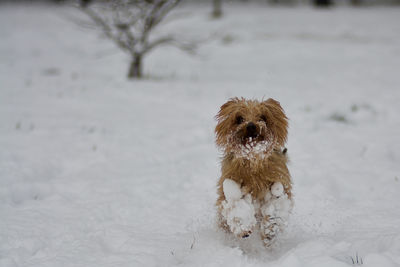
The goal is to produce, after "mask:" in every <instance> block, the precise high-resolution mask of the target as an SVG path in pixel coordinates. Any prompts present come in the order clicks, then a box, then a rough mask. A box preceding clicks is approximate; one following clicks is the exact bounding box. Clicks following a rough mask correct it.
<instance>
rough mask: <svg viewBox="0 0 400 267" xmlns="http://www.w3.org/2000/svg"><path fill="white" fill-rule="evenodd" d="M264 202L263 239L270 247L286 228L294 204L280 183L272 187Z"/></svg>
mask: <svg viewBox="0 0 400 267" xmlns="http://www.w3.org/2000/svg"><path fill="white" fill-rule="evenodd" d="M264 201H265V203H264V204H263V205H262V207H261V214H262V217H263V219H262V221H261V224H260V229H261V238H262V240H263V241H264V245H265V246H270V245H271V244H272V243H273V241H274V240H275V237H276V235H277V234H278V233H279V232H281V231H282V230H283V229H284V228H285V227H286V225H287V220H288V217H289V214H290V212H291V210H292V207H293V202H292V200H291V199H290V198H289V196H288V194H287V193H286V192H285V191H284V188H283V186H282V184H281V183H279V182H276V183H274V184H273V185H272V187H271V190H270V191H269V192H268V193H267V194H266V196H265V198H264Z"/></svg>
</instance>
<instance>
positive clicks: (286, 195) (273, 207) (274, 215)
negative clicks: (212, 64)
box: [215, 98, 292, 246]
mask: <svg viewBox="0 0 400 267" xmlns="http://www.w3.org/2000/svg"><path fill="white" fill-rule="evenodd" d="M216 118H217V120H218V124H217V126H216V128H215V132H216V143H217V145H218V146H219V147H220V148H222V149H223V152H224V156H223V159H222V164H221V165H222V166H221V170H222V174H221V178H220V180H219V182H218V195H219V197H218V200H217V203H216V205H217V209H218V218H219V224H220V226H221V227H222V228H223V229H225V230H227V231H229V232H232V233H233V234H235V235H236V236H238V237H248V236H249V235H250V234H251V233H252V232H253V231H254V230H255V228H256V227H257V228H259V229H260V234H261V237H262V239H263V241H264V244H265V245H266V246H268V245H270V244H271V243H272V241H273V240H274V237H275V236H276V234H277V233H278V232H280V231H281V230H282V229H283V227H284V226H285V225H286V221H287V217H288V215H289V213H290V211H291V208H292V193H291V188H292V187H291V179H290V174H289V171H288V169H287V166H286V164H287V161H288V159H287V154H286V149H285V148H284V147H283V146H284V144H285V142H286V139H287V127H288V122H287V117H286V116H285V114H284V111H283V109H282V108H281V106H280V104H279V102H277V101H275V100H273V99H268V100H266V101H263V102H259V101H256V100H245V99H243V98H241V99H239V98H233V99H231V100H229V101H228V102H227V103H225V104H224V105H223V106H222V107H221V110H220V111H219V113H218V114H217V116H216Z"/></svg>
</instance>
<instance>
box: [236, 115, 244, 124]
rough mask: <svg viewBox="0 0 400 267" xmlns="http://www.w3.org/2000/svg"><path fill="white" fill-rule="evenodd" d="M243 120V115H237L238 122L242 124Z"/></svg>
mask: <svg viewBox="0 0 400 267" xmlns="http://www.w3.org/2000/svg"><path fill="white" fill-rule="evenodd" d="M242 122H243V117H242V116H237V117H236V124H241V123H242Z"/></svg>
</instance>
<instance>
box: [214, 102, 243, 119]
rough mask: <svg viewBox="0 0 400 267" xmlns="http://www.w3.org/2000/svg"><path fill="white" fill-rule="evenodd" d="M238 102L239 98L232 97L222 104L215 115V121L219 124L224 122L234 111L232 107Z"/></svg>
mask: <svg viewBox="0 0 400 267" xmlns="http://www.w3.org/2000/svg"><path fill="white" fill-rule="evenodd" d="M239 101H240V99H239V98H237V97H234V98H231V99H229V100H228V102H226V103H225V104H223V105H222V106H221V108H220V110H219V112H218V114H217V116H215V119H216V120H217V121H218V122H220V121H222V120H224V119H225V118H226V117H228V116H229V114H231V113H232V112H233V111H234V106H235V105H236V104H237V103H238V102H239Z"/></svg>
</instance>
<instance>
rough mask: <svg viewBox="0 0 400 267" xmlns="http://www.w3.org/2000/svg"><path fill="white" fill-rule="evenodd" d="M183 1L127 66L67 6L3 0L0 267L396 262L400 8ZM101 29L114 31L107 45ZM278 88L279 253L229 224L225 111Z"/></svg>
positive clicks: (399, 261)
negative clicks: (219, 122) (290, 200)
mask: <svg viewBox="0 0 400 267" xmlns="http://www.w3.org/2000/svg"><path fill="white" fill-rule="evenodd" d="M249 2H250V3H248V5H247V6H245V4H241V5H238V6H236V5H229V4H226V5H224V9H225V10H224V11H225V12H224V15H225V16H224V17H223V19H222V20H211V19H210V18H209V12H210V10H209V6H204V7H202V6H200V5H198V6H196V7H195V8H191V7H190V6H182V7H181V8H180V9H178V10H177V11H176V12H177V13H176V14H178V13H180V14H181V15H179V16H177V19H175V20H171V21H170V22H169V23H168V24H166V25H165V27H163V28H160V29H159V32H158V33H156V34H161V33H167V32H171V33H176V34H179V35H180V36H181V37H182V38H188V39H191V38H195V39H196V38H197V39H198V40H202V43H201V46H200V49H199V51H198V54H197V55H196V56H188V55H186V54H185V53H184V52H182V51H179V50H177V49H175V48H171V47H164V48H160V49H157V50H154V52H153V53H152V54H151V55H149V56H148V57H147V58H146V59H145V62H144V64H145V73H146V74H147V75H148V78H147V79H146V80H143V81H135V82H132V81H127V80H126V79H125V74H126V72H127V68H128V64H129V62H128V61H129V59H128V58H127V57H126V56H125V55H124V54H123V53H121V52H120V51H118V49H115V48H114V45H113V44H112V43H110V42H108V41H105V40H104V38H103V37H101V36H100V35H99V34H98V33H96V32H94V31H93V30H92V29H86V28H82V27H81V26H78V25H77V24H76V23H75V22H74V21H76V20H75V19H73V18H77V17H78V18H84V17H83V16H82V15H80V13H79V12H77V11H76V10H74V9H72V8H68V7H61V8H57V7H55V6H54V7H44V6H43V7H42V6H17V5H11V4H9V5H7V4H2V5H1V8H0V36H1V41H0V147H1V150H0V266H24V267H25V266H41V267H46V266H49V267H50V266H51V267H54V266H85V267H88V266H96V267H98V266H176V265H180V266H280V267H287V266H307V267H313V266H318V267H320V266H351V265H352V258H353V259H355V258H356V255H358V256H359V257H361V258H362V259H363V266H368V267H370V266H373V267H376V266H399V265H400V194H399V192H400V181H399V179H400V164H399V163H400V152H399V151H400V144H399V141H400V140H399V136H400V120H399V114H400V105H399V103H400V75H399V70H400V21H399V18H400V9H399V8H372V7H371V8H358V9H357V8H334V9H330V10H314V9H311V8H304V7H299V8H273V7H267V6H263V5H261V4H259V5H256V4H251V1H249ZM103 40H104V41H103ZM233 96H243V97H248V98H258V99H261V98H263V97H264V98H268V97H272V98H274V99H277V100H279V101H280V103H281V105H282V106H283V108H284V109H285V111H286V113H287V115H288V117H289V119H290V121H289V123H290V129H289V142H288V144H287V147H288V154H289V156H290V165H289V168H290V171H291V174H292V176H293V181H294V187H293V190H294V200H295V206H294V209H293V214H292V215H291V216H290V218H291V219H290V221H289V225H288V228H287V230H286V232H285V234H284V235H282V236H281V238H280V239H279V240H278V244H277V246H276V248H271V249H269V250H266V249H265V248H264V247H263V246H262V244H261V243H260V242H258V241H257V238H256V237H254V238H252V236H251V237H249V238H247V239H244V240H240V241H237V240H234V239H232V238H230V237H229V236H228V235H225V234H224V233H222V232H221V231H218V230H217V227H216V226H215V208H214V203H215V201H216V198H217V194H216V183H217V180H218V176H219V173H220V170H219V168H220V166H219V163H218V162H219V157H220V155H219V154H218V150H217V149H216V147H215V145H214V135H213V129H214V127H215V121H214V119H213V118H214V116H215V114H216V113H217V111H218V109H219V107H220V105H221V104H222V103H224V102H225V101H226V100H227V99H228V98H229V97H233Z"/></svg>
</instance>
